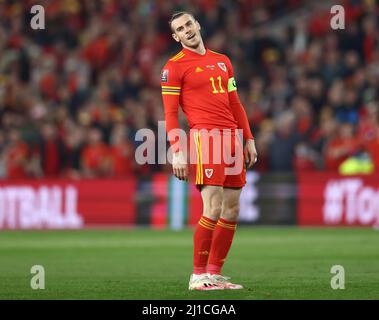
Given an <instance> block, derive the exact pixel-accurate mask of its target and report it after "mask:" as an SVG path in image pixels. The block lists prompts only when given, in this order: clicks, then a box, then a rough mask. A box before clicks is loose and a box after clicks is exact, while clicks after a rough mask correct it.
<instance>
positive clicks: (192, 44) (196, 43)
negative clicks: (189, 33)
mask: <svg viewBox="0 0 379 320" xmlns="http://www.w3.org/2000/svg"><path fill="white" fill-rule="evenodd" d="M195 39H196V41H194V42H192V41H191V40H192V39H191V40H187V39H186V41H185V42H184V44H185V45H186V47H189V48H192V49H197V48H198V47H199V45H200V43H201V38H200V36H199V35H198V34H196V35H195Z"/></svg>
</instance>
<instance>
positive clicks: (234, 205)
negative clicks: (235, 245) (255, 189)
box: [207, 188, 242, 289]
mask: <svg viewBox="0 0 379 320" xmlns="http://www.w3.org/2000/svg"><path fill="white" fill-rule="evenodd" d="M241 191H242V188H224V190H223V201H222V210H221V215H220V219H219V220H218V222H217V225H216V227H215V229H214V231H213V238H212V246H211V252H210V255H209V260H208V266H207V272H208V273H210V274H211V275H212V279H214V280H215V281H216V282H217V283H219V284H220V285H224V288H225V289H242V286H241V285H238V284H233V283H231V282H230V281H229V278H227V277H224V276H222V275H221V269H222V267H223V265H224V263H225V260H226V258H227V255H228V253H229V250H230V247H231V245H232V242H233V237H234V233H235V230H236V226H237V219H238V214H239V200H240V195H241Z"/></svg>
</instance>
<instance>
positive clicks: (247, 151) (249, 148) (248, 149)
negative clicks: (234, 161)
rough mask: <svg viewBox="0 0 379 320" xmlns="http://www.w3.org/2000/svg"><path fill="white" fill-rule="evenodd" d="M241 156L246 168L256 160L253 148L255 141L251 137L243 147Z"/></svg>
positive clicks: (256, 154)
mask: <svg viewBox="0 0 379 320" xmlns="http://www.w3.org/2000/svg"><path fill="white" fill-rule="evenodd" d="M243 156H244V160H245V163H246V168H251V167H252V166H253V164H254V163H256V162H257V160H258V153H257V150H256V149H255V143H254V140H253V139H248V140H247V141H246V144H245V148H244V149H243Z"/></svg>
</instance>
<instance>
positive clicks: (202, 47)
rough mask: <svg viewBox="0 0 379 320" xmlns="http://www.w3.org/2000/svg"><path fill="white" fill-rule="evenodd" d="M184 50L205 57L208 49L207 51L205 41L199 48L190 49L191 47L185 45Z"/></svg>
mask: <svg viewBox="0 0 379 320" xmlns="http://www.w3.org/2000/svg"><path fill="white" fill-rule="evenodd" d="M183 48H185V49H187V50H190V51H192V52H195V53H197V54H200V55H204V54H205V53H206V52H207V49H205V46H204V43H203V41H201V42H200V43H199V45H198V46H197V48H190V47H187V46H185V45H183Z"/></svg>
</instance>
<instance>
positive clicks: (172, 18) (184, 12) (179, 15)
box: [168, 11, 196, 31]
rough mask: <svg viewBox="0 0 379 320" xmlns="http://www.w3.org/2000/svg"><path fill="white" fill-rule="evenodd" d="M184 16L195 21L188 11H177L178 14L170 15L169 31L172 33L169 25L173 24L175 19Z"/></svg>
mask: <svg viewBox="0 0 379 320" xmlns="http://www.w3.org/2000/svg"><path fill="white" fill-rule="evenodd" d="M185 14H188V15H190V16H191V17H192V18H193V19H194V20H196V19H195V17H194V15H193V14H192V13H190V12H188V11H178V12H174V13H173V14H172V16H171V18H170V20H169V21H168V25H169V26H170V29H171V31H174V30H173V29H172V25H171V24H172V22H173V21H174V20H175V19H178V18H180V17H181V16H183V15H185Z"/></svg>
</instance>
